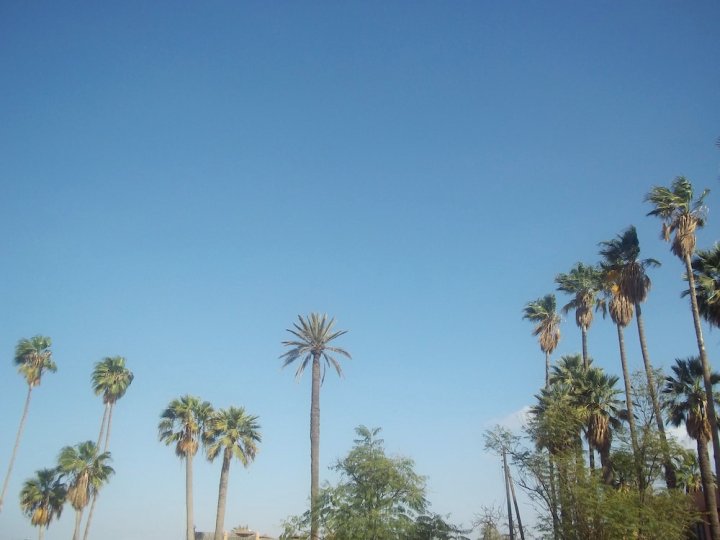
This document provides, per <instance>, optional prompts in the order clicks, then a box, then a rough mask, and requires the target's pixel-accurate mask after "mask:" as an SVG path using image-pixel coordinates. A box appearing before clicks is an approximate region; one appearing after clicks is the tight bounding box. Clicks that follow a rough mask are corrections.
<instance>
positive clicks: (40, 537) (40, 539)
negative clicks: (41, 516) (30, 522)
mask: <svg viewBox="0 0 720 540" xmlns="http://www.w3.org/2000/svg"><path fill="white" fill-rule="evenodd" d="M43 538H45V527H44V526H43V525H40V526H39V527H38V540H43Z"/></svg>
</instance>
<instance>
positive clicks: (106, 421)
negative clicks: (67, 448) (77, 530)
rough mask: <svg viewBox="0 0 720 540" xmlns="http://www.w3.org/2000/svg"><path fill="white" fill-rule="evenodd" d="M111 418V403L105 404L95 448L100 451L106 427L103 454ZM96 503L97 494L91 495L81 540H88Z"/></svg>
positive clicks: (105, 450) (106, 446)
mask: <svg viewBox="0 0 720 540" xmlns="http://www.w3.org/2000/svg"><path fill="white" fill-rule="evenodd" d="M111 416H112V403H106V404H105V410H104V411H103V419H102V423H101V424H100V434H99V435H98V442H97V448H98V452H99V451H100V441H101V440H102V436H103V433H105V426H106V425H107V435H106V437H105V448H104V450H103V452H107V449H108V443H109V442H110V439H109V438H110V417H111ZM96 503H97V492H95V493H93V494H92V501H91V502H90V510H89V511H88V517H87V521H86V522H85V533H84V534H83V540H88V534H89V533H90V524H91V523H92V518H93V515H94V514H95V504H96Z"/></svg>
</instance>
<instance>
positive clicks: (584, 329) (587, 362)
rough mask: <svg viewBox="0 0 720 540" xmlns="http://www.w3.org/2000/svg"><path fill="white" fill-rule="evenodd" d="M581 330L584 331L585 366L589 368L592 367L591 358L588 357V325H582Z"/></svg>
mask: <svg viewBox="0 0 720 540" xmlns="http://www.w3.org/2000/svg"><path fill="white" fill-rule="evenodd" d="M580 331H581V332H582V355H583V367H584V368H585V369H587V368H588V367H590V359H589V358H588V344H587V331H588V329H587V327H586V326H581V327H580Z"/></svg>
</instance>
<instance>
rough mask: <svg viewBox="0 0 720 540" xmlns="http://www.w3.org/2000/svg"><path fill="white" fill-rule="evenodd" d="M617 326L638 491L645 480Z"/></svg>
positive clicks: (622, 336)
mask: <svg viewBox="0 0 720 540" xmlns="http://www.w3.org/2000/svg"><path fill="white" fill-rule="evenodd" d="M615 326H616V327H617V335H618V345H619V346H620V364H621V365H622V373H623V381H624V382H625V407H626V409H627V414H628V425H629V426H630V442H631V443H632V449H633V461H634V462H635V471H636V474H637V481H638V489H639V490H640V492H642V491H644V489H645V480H644V478H643V474H642V467H641V466H640V447H639V446H638V439H637V427H636V426H635V413H634V412H633V401H632V386H631V384H630V373H629V372H628V367H627V354H626V353H625V332H624V330H623V327H622V326H620V325H619V324H616V325H615Z"/></svg>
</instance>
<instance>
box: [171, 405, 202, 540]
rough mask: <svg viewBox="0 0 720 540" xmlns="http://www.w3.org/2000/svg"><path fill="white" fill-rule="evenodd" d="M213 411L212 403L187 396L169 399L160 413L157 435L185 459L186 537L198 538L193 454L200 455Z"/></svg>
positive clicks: (190, 539) (188, 539) (193, 539)
mask: <svg viewBox="0 0 720 540" xmlns="http://www.w3.org/2000/svg"><path fill="white" fill-rule="evenodd" d="M212 413H213V409H212V405H210V403H208V402H207V401H200V399H199V398H196V397H194V396H189V395H185V396H182V397H181V398H179V399H174V400H172V401H171V402H170V404H169V405H168V406H167V408H166V409H165V410H164V411H163V413H162V414H161V415H160V423H159V424H158V438H159V439H160V441H161V442H163V443H165V444H166V445H168V446H170V445H171V444H175V455H177V456H178V457H179V458H180V459H184V460H185V508H186V535H187V540H195V530H194V522H193V520H194V516H193V457H195V454H197V451H198V448H199V447H200V441H201V438H202V434H203V431H204V430H205V423H206V422H207V420H208V419H209V418H210V416H211V415H212Z"/></svg>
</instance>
